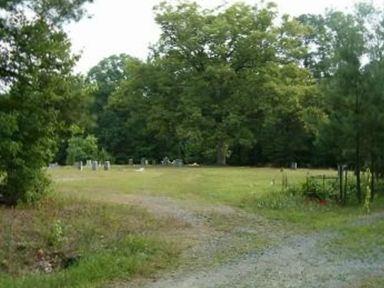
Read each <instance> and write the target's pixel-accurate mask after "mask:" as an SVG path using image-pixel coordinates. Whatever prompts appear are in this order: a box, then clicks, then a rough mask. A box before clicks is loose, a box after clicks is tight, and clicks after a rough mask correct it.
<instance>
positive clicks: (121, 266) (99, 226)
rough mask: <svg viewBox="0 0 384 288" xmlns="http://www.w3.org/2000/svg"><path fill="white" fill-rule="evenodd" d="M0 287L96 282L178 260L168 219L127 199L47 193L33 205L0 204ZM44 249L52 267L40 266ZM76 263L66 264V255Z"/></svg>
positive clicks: (73, 284) (55, 285)
mask: <svg viewBox="0 0 384 288" xmlns="http://www.w3.org/2000/svg"><path fill="white" fill-rule="evenodd" d="M0 224H1V226H0V259H1V261H0V265H1V266H0V273H3V274H4V275H7V276H3V277H1V278H0V287H88V286H90V285H91V284H92V285H91V286H92V287H94V286H95V285H97V284H100V285H101V284H102V283H104V282H105V281H110V280H114V279H128V278H130V277H131V276H133V275H148V273H151V272H153V271H155V270H157V269H160V268H165V267H168V266H170V265H171V264H172V263H173V262H175V263H176V259H177V255H178V253H179V251H180V249H181V246H180V245H179V244H178V243H176V242H171V241H169V240H168V239H164V237H162V235H163V234H164V232H162V230H169V228H168V227H169V226H170V225H172V224H173V223H170V222H169V221H168V220H159V219H155V218H154V217H153V216H152V215H151V214H149V213H148V212H147V211H146V210H144V209H142V208H139V207H134V206H130V205H112V204H100V203H95V202H91V201H86V200H80V199H75V198H63V197H58V196H56V197H51V198H47V199H46V200H45V201H43V202H42V203H40V204H39V205H38V206H37V207H18V208H17V209H5V208H0ZM39 253H40V254H43V255H44V256H43V258H44V261H47V262H49V263H50V264H51V266H52V268H53V271H54V273H52V274H44V273H31V272H38V271H39V270H40V269H38V266H37V263H38V262H39V260H40V258H39V256H38V254H39ZM71 258H72V259H76V261H75V262H74V265H73V266H71V267H68V269H64V268H65V267H64V266H63V265H64V263H65V262H66V261H68V259H71Z"/></svg>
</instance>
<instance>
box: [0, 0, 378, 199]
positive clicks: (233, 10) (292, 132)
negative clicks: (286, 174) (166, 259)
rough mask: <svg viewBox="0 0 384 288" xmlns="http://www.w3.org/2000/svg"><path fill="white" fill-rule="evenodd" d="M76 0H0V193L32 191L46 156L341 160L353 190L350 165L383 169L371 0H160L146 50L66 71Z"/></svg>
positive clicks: (20, 195) (328, 163)
mask: <svg viewBox="0 0 384 288" xmlns="http://www.w3.org/2000/svg"><path fill="white" fill-rule="evenodd" d="M84 2H86V1H74V0H62V1H42V0H41V1H27V0H24V1H20V0H18V1H16V0H7V1H5V2H4V3H5V4H0V10H2V11H5V13H2V14H0V15H1V16H0V29H1V30H0V31H1V32H0V33H1V34H0V35H1V40H0V47H1V49H0V57H1V60H2V61H1V64H0V76H1V79H0V88H1V90H0V118H1V121H0V122H1V123H0V135H1V137H0V156H1V157H0V175H2V176H1V179H2V180H1V181H0V182H1V183H2V184H1V186H0V187H1V188H0V189H1V190H0V194H2V195H6V196H12V197H7V198H11V200H12V201H11V202H14V201H16V200H17V199H24V200H25V199H27V198H28V197H34V196H33V195H39V194H40V193H30V192H31V191H32V192H33V191H35V192H36V191H40V189H44V187H45V185H44V183H45V182H44V181H43V180H42V179H44V177H43V175H44V174H43V173H42V170H41V168H42V167H43V166H45V165H46V164H47V163H48V162H50V161H54V160H53V159H55V161H58V162H60V163H62V164H65V163H72V162H74V161H79V160H86V158H88V157H100V158H104V159H106V158H109V159H110V160H112V161H114V162H115V163H120V164H124V163H128V159H131V158H132V159H136V160H139V159H140V158H142V157H145V158H147V159H154V160H160V159H162V158H164V157H165V156H167V157H169V158H171V159H175V158H181V159H184V161H185V162H188V163H193V162H197V163H203V164H218V165H227V164H229V165H266V164H271V165H276V166H288V165H290V163H291V162H298V163H299V166H302V167H303V166H305V167H307V166H308V167H309V166H312V167H336V165H338V164H347V165H348V166H349V168H350V169H354V170H355V172H356V178H357V185H356V187H357V189H356V190H357V192H356V195H357V198H358V199H359V200H360V201H362V192H361V188H360V187H361V183H360V171H361V170H362V169H364V168H365V167H369V168H370V170H371V171H373V174H374V177H373V178H372V179H375V181H376V182H377V181H378V180H379V179H380V178H381V177H382V176H383V174H384V173H383V172H384V150H383V149H382V147H381V146H382V144H381V143H383V141H382V138H383V137H384V135H383V132H384V129H383V128H384V127H382V126H383V125H384V121H383V117H384V114H383V111H384V101H383V99H384V95H383V94H384V89H383V88H384V87H382V86H383V85H384V81H383V80H384V79H383V78H384V60H383V51H384V50H383V49H384V47H383V46H384V45H383V44H384V13H383V11H382V10H380V9H378V8H375V7H374V6H372V5H371V4H369V3H366V2H362V3H359V4H357V5H356V6H355V8H354V10H351V11H335V10H328V11H327V12H326V13H324V14H322V15H311V14H306V15H301V16H299V17H292V16H289V15H283V16H279V13H278V10H277V7H276V5H274V4H273V3H269V4H256V5H254V6H251V5H247V4H244V3H238V4H234V5H231V6H224V7H218V8H215V9H203V8H202V7H200V6H199V5H197V4H196V3H189V2H183V3H179V4H177V5H171V4H169V3H162V4H160V5H158V6H157V7H155V9H154V11H155V15H156V22H157V24H158V25H159V27H160V28H161V35H160V38H159V40H158V41H157V43H156V44H154V45H153V46H152V47H150V55H149V56H148V58H147V60H146V61H142V60H139V59H136V58H134V57H131V56H129V55H126V54H121V55H112V56H110V57H108V58H105V59H104V60H102V61H101V62H100V63H99V64H98V65H96V66H95V67H93V68H92V69H91V70H90V71H89V72H88V73H87V75H73V73H72V72H71V69H72V67H73V65H74V64H75V61H76V57H75V56H72V55H71V54H70V52H69V48H70V43H69V41H68V39H67V36H66V35H65V33H64V32H63V29H62V23H63V22H65V21H68V20H71V19H72V20H78V19H79V18H80V17H81V15H82V14H83V13H84V11H83V10H82V9H81V7H82V4H83V3H84ZM23 7H29V9H33V11H35V17H29V18H28V17H27V16H25V15H24V14H25V13H24V14H23V11H24V10H23ZM26 39H28V40H26ZM21 178H23V179H27V180H26V181H24V180H23V181H20V179H21ZM372 183H374V181H372ZM27 191H28V192H27ZM373 195H374V193H373ZM27 200H28V199H27Z"/></svg>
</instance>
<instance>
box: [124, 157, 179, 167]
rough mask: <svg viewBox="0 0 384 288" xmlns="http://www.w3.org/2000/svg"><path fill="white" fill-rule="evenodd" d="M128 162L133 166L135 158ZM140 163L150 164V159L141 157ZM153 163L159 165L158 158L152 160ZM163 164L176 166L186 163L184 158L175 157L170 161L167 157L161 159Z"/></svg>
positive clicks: (142, 164) (143, 164)
mask: <svg viewBox="0 0 384 288" xmlns="http://www.w3.org/2000/svg"><path fill="white" fill-rule="evenodd" d="M128 164H129V165H130V166H133V165H134V161H133V159H129V161H128ZM140 165H141V166H148V165H149V161H148V160H147V159H145V158H141V160H140ZM152 165H153V166H155V165H157V161H156V160H152ZM161 165H163V166H172V165H173V166H176V167H182V166H183V165H184V162H183V160H182V159H175V160H173V161H170V160H169V158H168V157H165V158H164V159H163V160H162V161H161Z"/></svg>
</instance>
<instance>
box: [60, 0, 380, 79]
mask: <svg viewBox="0 0 384 288" xmlns="http://www.w3.org/2000/svg"><path fill="white" fill-rule="evenodd" d="M160 2H161V1H159V0H94V3H93V4H90V5H87V8H88V9H87V10H88V12H89V14H90V15H92V18H90V19H87V18H84V19H83V20H81V21H80V22H78V23H73V24H71V25H69V26H68V27H67V31H68V34H69V36H70V38H71V41H72V45H73V52H75V53H78V54H79V53H81V55H82V57H81V59H80V61H79V63H78V64H77V67H76V71H77V72H84V73H86V72H87V71H88V70H89V69H90V68H91V67H93V66H94V65H96V64H97V63H98V62H99V61H100V60H101V59H103V58H105V57H108V56H110V55H113V54H118V53H127V54H129V55H132V56H134V57H138V58H141V59H145V58H146V56H147V54H148V46H149V45H150V44H151V43H155V42H156V41H157V39H158V37H159V33H160V32H159V29H158V27H157V26H156V23H155V21H154V14H153V10H152V8H153V6H155V5H156V4H158V3H160ZM172 2H175V1H172ZM195 2H198V3H199V4H200V5H201V6H203V7H207V8H211V7H216V6H218V5H220V4H222V3H224V0H196V1H195ZM225 2H227V3H235V2H239V1H238V0H237V1H236V0H226V1H225ZM240 2H241V1H240ZM242 2H246V3H249V4H254V3H258V2H259V1H255V0H253V1H252V0H244V1H242ZM268 2H270V1H268ZM273 2H275V3H277V4H278V7H279V11H280V12H281V13H289V14H291V15H299V14H303V13H322V12H323V11H324V10H325V9H326V8H330V7H332V8H338V9H343V10H344V9H346V8H347V7H351V6H352V5H353V3H355V2H357V1H353V0H352V1H351V0H274V1H273ZM373 2H374V3H375V4H377V5H380V6H381V7H383V5H384V0H374V1H373Z"/></svg>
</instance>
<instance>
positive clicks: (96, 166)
mask: <svg viewBox="0 0 384 288" xmlns="http://www.w3.org/2000/svg"><path fill="white" fill-rule="evenodd" d="M97 168H98V163H97V161H92V170H93V171H96V170H97Z"/></svg>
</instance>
